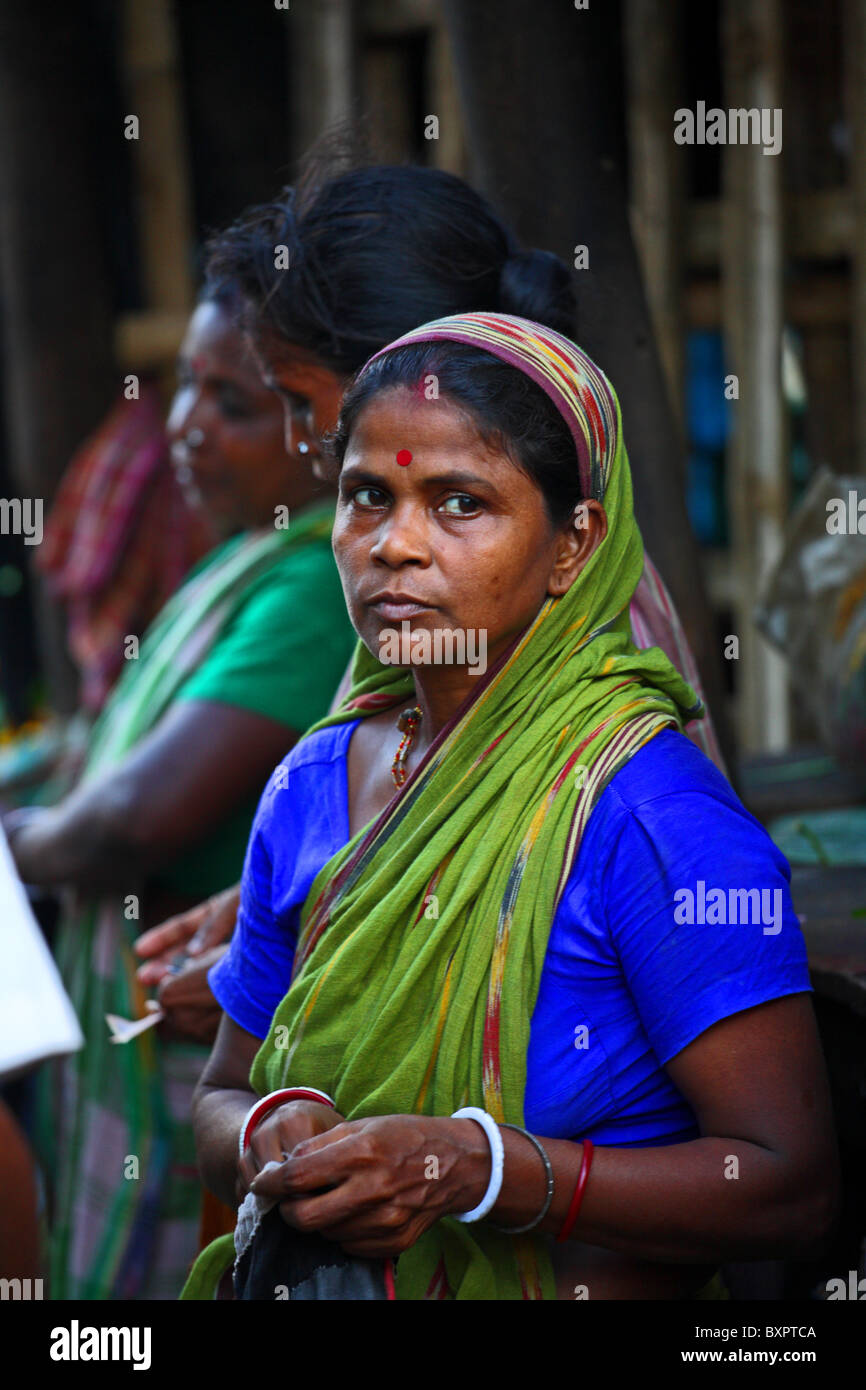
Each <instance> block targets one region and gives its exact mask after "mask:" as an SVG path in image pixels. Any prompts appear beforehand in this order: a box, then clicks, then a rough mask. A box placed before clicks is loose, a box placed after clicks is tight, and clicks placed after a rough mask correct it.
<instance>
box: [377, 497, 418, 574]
mask: <svg viewBox="0 0 866 1390" xmlns="http://www.w3.org/2000/svg"><path fill="white" fill-rule="evenodd" d="M370 556H371V558H372V559H373V560H378V561H379V562H380V564H383V565H387V566H388V568H389V569H399V568H400V566H401V565H419V566H420V567H422V568H424V567H426V566H427V565H429V564H430V560H431V555H430V542H429V537H428V534H427V526H426V522H425V517H424V508H423V507H421V506H416V505H413V504H412V503H410V502H406V503H402V504H399V503H398V504H397V505H396V506H395V507H394V508H393V509H392V511H391V513H390V515H389V516H387V517H385V518H383V520H382V524H381V525H380V526H379V527H378V528H377V531H376V539H375V541H374V543H373V545H372V547H371V549H370Z"/></svg>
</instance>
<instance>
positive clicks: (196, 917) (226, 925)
mask: <svg viewBox="0 0 866 1390" xmlns="http://www.w3.org/2000/svg"><path fill="white" fill-rule="evenodd" d="M240 898H241V889H240V884H239V883H237V884H235V885H234V887H232V888H226V889H225V891H224V892H222V893H216V894H214V896H213V897H212V898H208V900H207V902H204V903H199V904H198V906H197V907H193V908H190V910H189V912H181V913H179V914H178V915H177V916H176V917H169V918H168V920H167V921H165V922H161V923H160V925H159V926H158V927H151V929H150V931H146V932H142V934H141V936H140V937H139V938H138V940H137V941H136V942H135V951H136V953H137V954H138V955H140V956H147V957H149V959H147V960H146V961H145V963H144V964H143V965H140V966H139V967H138V970H137V971H136V976H137V978H138V981H139V983H140V984H142V985H145V986H154V985H158V984H159V983H160V981H161V980H162V979H163V978H164V977H165V976H166V975H168V974H175V973H177V971H178V970H179V969H180V968H181V966H182V965H183V964H185V960H184V958H185V957H186V956H193V957H196V956H201V955H203V954H204V952H205V951H210V950H212V948H213V947H214V946H218V945H219V944H220V943H221V942H223V941H227V940H228V938H229V937H230V936H231V934H232V932H233V931H234V927H235V921H236V919H237V915H238V905H239V903H240Z"/></svg>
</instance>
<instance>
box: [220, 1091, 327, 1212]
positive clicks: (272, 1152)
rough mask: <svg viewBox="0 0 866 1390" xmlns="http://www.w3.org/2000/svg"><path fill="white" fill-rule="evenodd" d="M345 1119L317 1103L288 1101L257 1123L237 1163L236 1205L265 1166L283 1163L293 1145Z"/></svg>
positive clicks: (322, 1132) (313, 1101) (321, 1132)
mask: <svg viewBox="0 0 866 1390" xmlns="http://www.w3.org/2000/svg"><path fill="white" fill-rule="evenodd" d="M344 1121H345V1116H344V1115H341V1114H340V1113H339V1111H337V1110H333V1109H332V1108H331V1106H330V1105H323V1104H322V1103H321V1102H320V1101H317V1100H290V1101H287V1102H286V1104H285V1105H278V1106H277V1108H276V1109H275V1110H272V1111H271V1113H270V1114H269V1115H266V1116H265V1118H264V1119H263V1120H262V1121H261V1123H260V1124H257V1125H256V1127H255V1129H254V1130H253V1132H252V1135H251V1137H250V1142H249V1145H248V1147H247V1151H246V1153H245V1154H244V1155H243V1157H242V1158H240V1159H239V1160H238V1178H237V1189H236V1190H237V1200H238V1205H240V1203H241V1202H242V1201H243V1199H244V1197H245V1196H246V1194H247V1192H248V1191H249V1187H250V1183H251V1182H252V1181H253V1179H254V1178H255V1177H256V1175H257V1174H258V1173H260V1172H261V1170H262V1169H263V1168H264V1166H265V1164H266V1163H270V1162H272V1161H273V1162H275V1163H283V1162H284V1161H285V1159H286V1158H287V1157H288V1156H289V1154H291V1152H292V1150H293V1149H294V1147H295V1145H296V1144H300V1143H301V1142H302V1141H303V1140H304V1139H312V1138H313V1137H314V1135H316V1134H324V1133H325V1131H326V1130H329V1129H334V1128H335V1126H337V1125H341V1124H343V1123H344Z"/></svg>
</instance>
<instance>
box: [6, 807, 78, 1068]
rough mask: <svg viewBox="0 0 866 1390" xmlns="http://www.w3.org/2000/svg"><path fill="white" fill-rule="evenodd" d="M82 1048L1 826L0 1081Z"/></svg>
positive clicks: (56, 972)
mask: <svg viewBox="0 0 866 1390" xmlns="http://www.w3.org/2000/svg"><path fill="white" fill-rule="evenodd" d="M83 1043H84V1038H83V1037H82V1034H81V1029H80V1028H79V1026H78V1019H77V1018H76V1017H75V1011H74V1009H73V1007H72V1004H71V1003H70V1001H69V997H68V995H67V993H66V991H65V989H64V988H63V984H62V982H61V979H60V975H59V973H58V970H57V966H56V965H55V964H54V961H53V959H52V956H51V952H50V951H49V949H48V947H47V945H46V944H45V939H44V937H43V935H42V932H41V931H40V929H39V923H38V922H37V921H36V918H35V917H34V915H33V911H32V909H31V907H30V903H29V902H28V899H27V894H26V892H25V890H24V886H23V884H22V883H21V880H20V879H19V877H18V874H17V872H16V869H15V864H14V861H13V859H12V855H11V854H10V853H9V846H8V845H7V843H6V836H5V835H4V834H3V830H2V827H0V1077H3V1076H5V1075H7V1074H9V1073H11V1072H15V1071H19V1070H20V1069H21V1068H23V1067H27V1066H32V1065H33V1064H34V1063H35V1062H41V1061H44V1060H45V1059H46V1058H47V1057H57V1056H59V1055H60V1054H61V1053H65V1052H75V1051H77V1049H78V1048H80V1047H81V1046H83Z"/></svg>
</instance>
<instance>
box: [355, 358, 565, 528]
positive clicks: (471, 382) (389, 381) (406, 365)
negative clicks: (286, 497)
mask: <svg viewBox="0 0 866 1390" xmlns="http://www.w3.org/2000/svg"><path fill="white" fill-rule="evenodd" d="M434 381H435V392H436V395H437V396H438V397H446V398H447V399H448V400H452V401H454V402H455V404H457V405H458V406H459V407H460V408H461V409H462V410H463V411H464V413H465V414H466V415H467V417H468V418H469V420H471V422H472V425H473V427H474V428H475V429H476V430H477V432H478V434H479V436H480V437H481V439H483V440H484V442H485V443H486V444H488V445H489V446H491V447H493V448H500V449H502V450H503V451H504V452H505V453H506V454H507V455H508V457H509V458H510V459H511V460H512V462H513V463H514V464H515V465H516V466H517V467H518V468H520V469H521V470H522V472H524V473H526V474H527V476H528V477H530V478H531V479H532V480H533V482H534V483H536V484H537V486H538V487H539V488H540V490H541V493H542V495H543V497H544V501H545V505H546V507H547V513H548V516H549V517H550V520H551V523H552V524H553V525H554V526H559V525H561V524H562V523H563V522H564V521H565V520H566V519H567V517H568V516H569V514H570V513H571V512H572V511H573V510H574V508H575V507H576V506H577V504H578V503H579V502H581V501H582V500H583V497H582V490H581V487H580V479H579V473H578V462H577V450H576V448H575V444H574V439H573V438H572V435H571V431H570V430H569V428H568V425H567V424H566V422H565V419H564V418H563V416H562V415H561V414H560V412H559V411H558V410H557V408H556V406H555V405H554V404H553V401H552V400H551V399H550V397H549V396H548V395H547V394H546V392H544V391H542V389H541V387H540V386H537V385H536V383H535V382H534V381H533V380H532V378H531V377H529V376H527V375H526V373H525V372H521V371H519V370H518V368H516V367H512V366H509V364H508V363H507V362H503V361H501V360H500V358H498V357H494V356H493V354H492V353H489V352H485V351H484V349H483V348H477V347H472V346H470V345H469V344H467V343H449V342H441V341H439V342H430V343H418V344H412V345H410V346H407V347H401V348H395V349H394V350H393V351H392V352H386V353H385V354H384V355H383V356H382V357H379V358H377V359H376V361H375V362H373V363H372V364H371V365H370V366H369V367H368V368H367V370H366V371H365V372H363V373H362V374H361V376H359V377H358V378H357V379H356V380H355V381H354V382H353V383H352V385H351V386H350V387H349V389H348V391H347V392H346V394H345V396H344V397H343V403H342V408H341V410H340V418H339V421H338V422H337V428H336V430H335V431H334V433H333V435H332V436H331V437H330V439H329V440H328V441H327V445H328V452H329V454H330V456H331V459H332V460H333V462H334V463H335V464H336V465H337V467H338V468H339V467H342V463H343V458H344V457H345V453H346V449H347V447H348V444H349V437H350V435H351V433H352V430H353V428H354V427H355V425H356V424H357V422H358V418H359V416H360V414H361V412H362V411H363V409H364V407H365V406H367V405H368V404H369V403H370V401H371V400H372V399H373V397H374V396H377V395H379V393H380V392H382V391H386V390H390V389H393V388H395V387H399V386H405V387H408V388H409V389H412V390H415V391H418V392H420V393H421V394H422V395H423V394H424V393H425V392H426V391H427V390H428V389H429V390H430V391H431V392H432V391H433V389H434V386H433V382H434Z"/></svg>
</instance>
